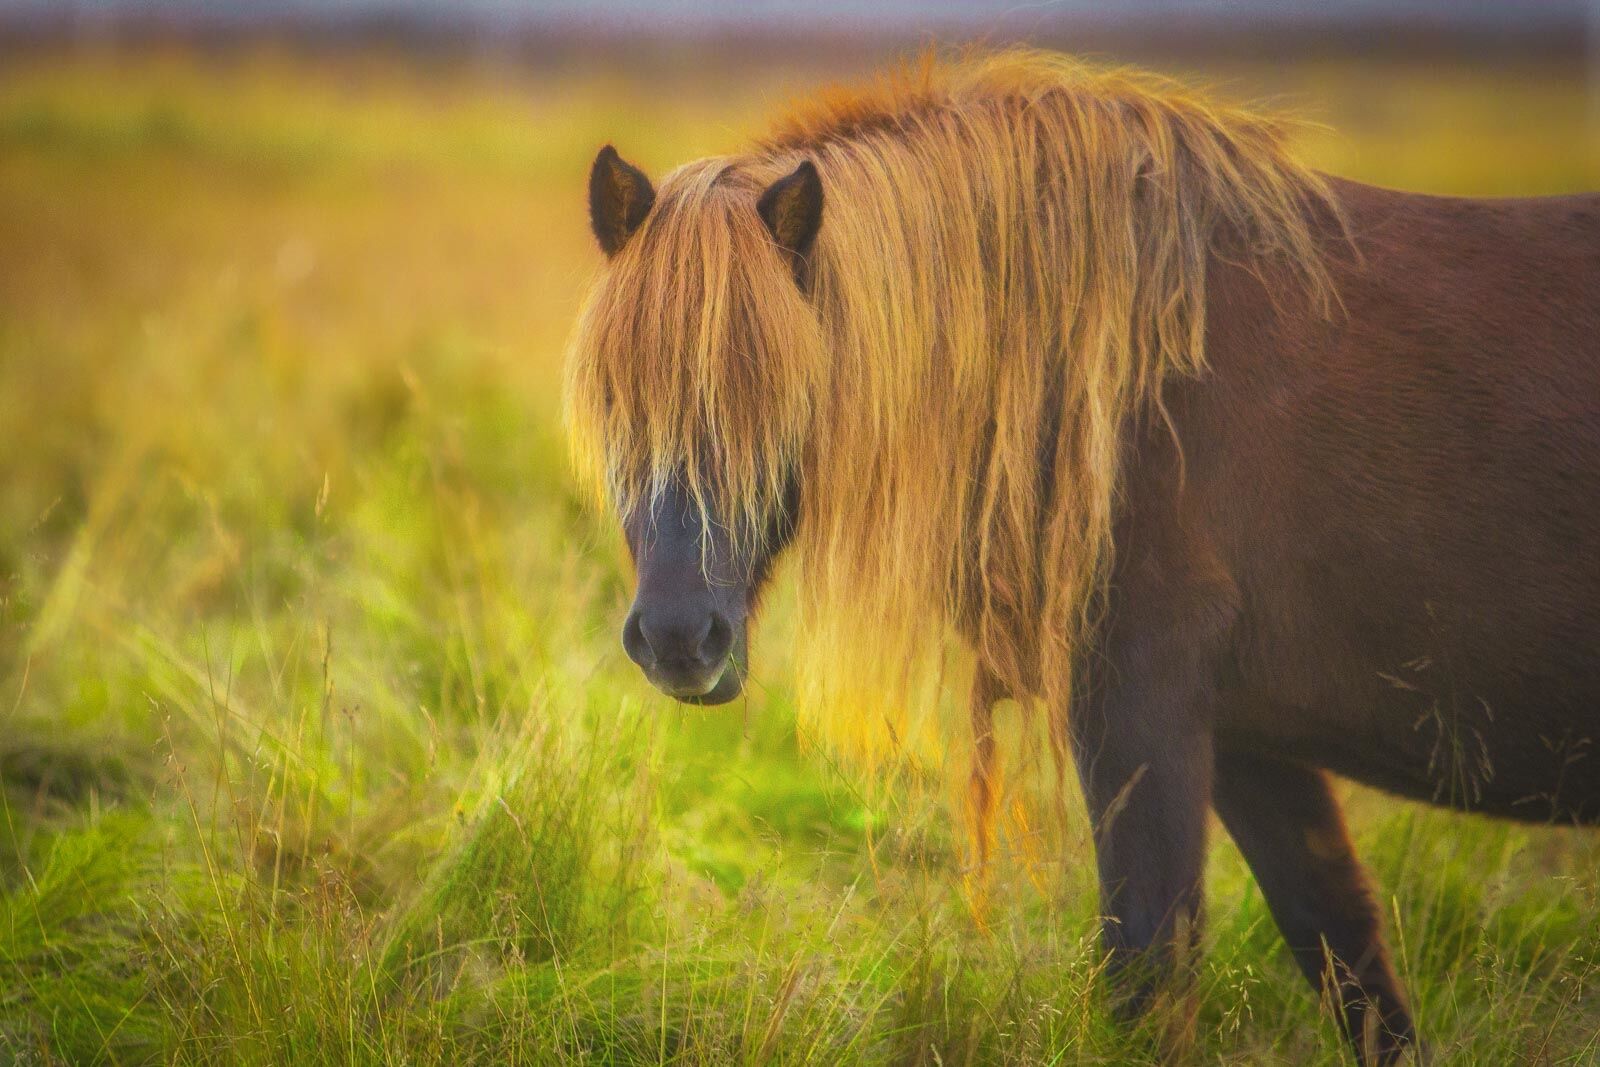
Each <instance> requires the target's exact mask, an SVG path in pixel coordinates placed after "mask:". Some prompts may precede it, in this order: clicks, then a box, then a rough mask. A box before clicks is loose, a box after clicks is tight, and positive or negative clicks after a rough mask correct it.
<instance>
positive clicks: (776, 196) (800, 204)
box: [756, 159, 822, 267]
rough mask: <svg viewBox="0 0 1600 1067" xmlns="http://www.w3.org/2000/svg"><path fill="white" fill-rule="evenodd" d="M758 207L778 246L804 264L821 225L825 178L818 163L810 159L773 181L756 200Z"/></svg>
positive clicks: (800, 264) (801, 264) (800, 263)
mask: <svg viewBox="0 0 1600 1067" xmlns="http://www.w3.org/2000/svg"><path fill="white" fill-rule="evenodd" d="M756 211H758V212H760V214H761V221H763V222H765V223H766V224H767V229H768V230H770V231H772V238H773V240H775V241H777V242H778V247H780V248H782V249H783V250H784V251H785V252H787V253H789V255H790V256H792V257H793V258H794V261H795V264H796V266H797V267H803V266H804V265H805V263H806V260H807V257H809V256H810V255H811V246H812V244H813V243H815V242H816V239H817V230H818V229H820V228H821V227H822V179H821V178H820V177H819V176H818V175H817V168H816V166H815V165H813V164H812V162H811V161H810V160H809V159H808V160H806V161H805V162H804V163H802V164H800V165H799V166H798V167H796V168H795V169H794V171H793V173H791V174H789V175H788V176H786V177H783V178H779V179H778V180H777V181H775V182H773V183H772V184H771V185H769V186H768V187H767V191H766V192H764V193H762V194H761V199H760V200H758V201H756Z"/></svg>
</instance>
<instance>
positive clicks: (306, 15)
mask: <svg viewBox="0 0 1600 1067" xmlns="http://www.w3.org/2000/svg"><path fill="white" fill-rule="evenodd" d="M8 14H9V15H13V16H18V15H20V16H27V17H36V16H46V17H49V16H56V17H60V16H67V17H83V18H95V17H106V16H112V17H114V16H118V15H127V14H157V15H161V16H163V17H166V18H177V19H191V18H192V19H197V20H205V19H213V20H223V21H250V20H251V19H254V18H282V17H284V16H292V17H294V18H296V19H300V20H310V21H315V20H317V19H318V18H337V19H343V18H348V17H350V16H353V15H396V14H398V15H411V16H421V17H426V18H429V19H445V20H457V19H460V20H466V21H483V22H518V23H537V22H540V21H545V20H552V21H554V20H559V21H561V22H566V23H572V22H579V23H590V24H595V25H605V24H620V25H635V26H636V25H638V24H639V22H641V21H642V20H656V21H658V22H660V23H662V24H669V25H672V26H676V27H694V26H737V25H760V24H762V23H806V22H813V21H815V22H825V21H832V20H848V21H852V22H863V23H878V24H888V25H913V24H918V23H926V24H932V23H944V24H966V25H979V24H982V23H984V22H986V21H992V20H997V19H998V20H1001V21H1007V22H1010V21H1016V20H1020V19H1028V18H1033V17H1037V18H1043V19H1050V18H1053V17H1058V16H1059V17H1063V18H1065V17H1079V18H1082V17H1090V18H1094V19H1097V20H1104V21H1116V20H1117V18H1118V17H1119V16H1120V17H1122V18H1127V19H1139V18H1146V19H1148V18H1160V17H1163V16H1191V17H1199V16H1220V17H1223V18H1227V17H1230V16H1231V17H1234V18H1239V19H1242V20H1259V19H1263V18H1270V19H1273V20H1276V21H1290V22H1294V21H1306V22H1318V23H1328V22H1349V23H1361V22H1373V21H1411V20H1426V21H1427V22H1429V23H1432V24H1449V25H1460V26H1462V27H1467V28H1480V29H1481V28H1492V27H1504V28H1507V29H1516V28H1519V27H1520V28H1537V27H1539V26H1541V25H1542V26H1548V25H1551V24H1558V23H1569V24H1570V23H1579V22H1582V21H1584V20H1585V19H1586V18H1587V19H1591V20H1593V21H1594V22H1595V23H1596V24H1600V0H805V2H803V3H794V2H792V0H789V2H780V0H0V16H3V15H8Z"/></svg>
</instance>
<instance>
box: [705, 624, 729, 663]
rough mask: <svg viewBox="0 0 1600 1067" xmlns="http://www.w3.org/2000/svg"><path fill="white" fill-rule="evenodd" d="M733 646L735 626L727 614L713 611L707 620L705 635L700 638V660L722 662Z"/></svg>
mask: <svg viewBox="0 0 1600 1067" xmlns="http://www.w3.org/2000/svg"><path fill="white" fill-rule="evenodd" d="M732 647H733V626H732V625H731V624H730V623H729V622H728V617H727V616H726V615H724V614H723V613H722V612H720V611H713V612H712V613H711V617H710V619H709V620H707V622H706V633H705V636H704V637H702V638H701V639H700V650H699V657H700V662H702V663H721V662H722V660H723V659H724V658H725V657H726V656H727V655H728V650H729V649H730V648H732Z"/></svg>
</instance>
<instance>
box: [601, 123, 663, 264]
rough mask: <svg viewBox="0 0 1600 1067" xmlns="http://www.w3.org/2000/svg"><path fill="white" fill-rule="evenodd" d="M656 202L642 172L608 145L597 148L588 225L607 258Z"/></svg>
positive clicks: (620, 249)
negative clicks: (592, 229)
mask: <svg viewBox="0 0 1600 1067" xmlns="http://www.w3.org/2000/svg"><path fill="white" fill-rule="evenodd" d="M655 202H656V191H655V190H654V189H653V188H651V187H650V179H649V178H646V177H645V176H644V172H643V171H641V170H640V169H639V168H638V167H635V166H632V165H630V164H628V163H626V162H624V161H623V158H622V157H621V156H619V155H617V150H616V149H615V148H612V147H611V146H610V145H606V146H605V147H604V148H602V149H600V154H599V155H598V156H596V157H595V158H594V166H593V167H592V168H591V169H590V171H589V224H590V225H591V226H592V227H594V236H595V239H596V240H598V241H599V242H600V248H601V250H602V251H604V252H605V254H606V255H608V256H614V255H616V254H617V253H618V252H620V251H622V246H623V245H625V244H627V243H628V238H630V237H632V236H633V231H635V230H637V229H638V228H639V226H640V225H641V224H642V223H643V222H644V219H645V216H646V215H648V214H650V208H651V206H652V205H653V204H654V203H655Z"/></svg>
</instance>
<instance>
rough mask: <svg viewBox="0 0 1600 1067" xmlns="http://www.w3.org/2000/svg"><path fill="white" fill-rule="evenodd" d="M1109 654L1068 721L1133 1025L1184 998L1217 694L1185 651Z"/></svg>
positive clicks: (1132, 646) (1145, 645)
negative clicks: (1136, 1019) (1157, 1006)
mask: <svg viewBox="0 0 1600 1067" xmlns="http://www.w3.org/2000/svg"><path fill="white" fill-rule="evenodd" d="M1107 652H1108V654H1107V656H1106V657H1105V660H1104V661H1103V662H1102V664H1101V667H1102V668H1103V671H1102V673H1100V674H1099V680H1098V681H1097V682H1096V684H1095V685H1094V686H1093V695H1092V698H1091V699H1088V700H1085V701H1083V702H1082V703H1083V706H1082V707H1081V708H1080V709H1078V710H1076V711H1075V712H1074V714H1073V716H1072V741H1073V755H1074V758H1075V760H1076V762H1077V765H1078V773H1079V776H1080V778H1081V780H1082V783H1083V791H1084V797H1085V800H1086V801H1087V804H1088V809H1089V816H1090V819H1091V822H1092V825H1093V830H1094V841H1095V852H1096V862H1097V865H1098V867H1099V875H1100V892H1101V907H1102V915H1103V917H1104V918H1103V926H1102V937H1103V939H1104V943H1105V946H1106V949H1107V951H1108V952H1109V954H1110V961H1109V962H1110V969H1111V972H1112V974H1113V976H1114V978H1115V981H1116V983H1117V985H1118V986H1119V987H1120V989H1119V992H1120V993H1121V1000H1120V1003H1121V1005H1122V1010H1123V1011H1124V1012H1125V1013H1127V1014H1129V1015H1138V1014H1141V1013H1143V1012H1144V1011H1146V1010H1147V1009H1149V1008H1150V1007H1151V1006H1152V1005H1153V1004H1154V1003H1155V1002H1157V1001H1158V1000H1163V1001H1164V1000H1166V999H1168V998H1169V997H1171V998H1173V999H1174V1000H1175V1002H1176V1004H1177V1005H1178V1006H1179V1007H1185V1006H1186V1005H1187V1001H1188V999H1189V998H1188V990H1187V985H1188V973H1187V972H1188V969H1189V968H1188V961H1189V958H1190V956H1191V955H1192V949H1193V948H1194V946H1195V945H1196V944H1197V943H1198V937H1199V932H1200V920H1201V910H1202V908H1201V904H1202V902H1201V876H1202V873H1203V869H1204V863H1205V850H1206V822H1207V817H1208V810H1209V808H1210V804H1211V776H1212V739H1211V704H1212V700H1213V699H1214V693H1215V689H1214V686H1213V685H1212V684H1211V679H1210V678H1209V677H1208V675H1207V671H1206V669H1205V668H1206V665H1205V664H1204V662H1202V660H1201V659H1200V657H1199V656H1198V655H1197V654H1196V651H1195V649H1194V648H1193V647H1189V648H1183V647H1181V646H1180V645H1179V643H1178V642H1173V643H1172V645H1171V646H1170V651H1169V648H1168V647H1163V646H1162V645H1161V644H1159V643H1155V642H1152V641H1150V640H1148V639H1146V640H1143V641H1133V642H1129V643H1126V644H1125V645H1123V646H1122V647H1118V643H1117V642H1115V641H1113V642H1112V644H1111V645H1110V646H1109V647H1108V649H1107ZM1181 1014H1182V1013H1181V1012H1180V1015H1181ZM1174 1021H1178V1022H1179V1023H1180V1025H1186V1021H1185V1020H1182V1019H1175V1020H1174ZM1170 1032H1171V1030H1170V1027H1169V1034H1170Z"/></svg>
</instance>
